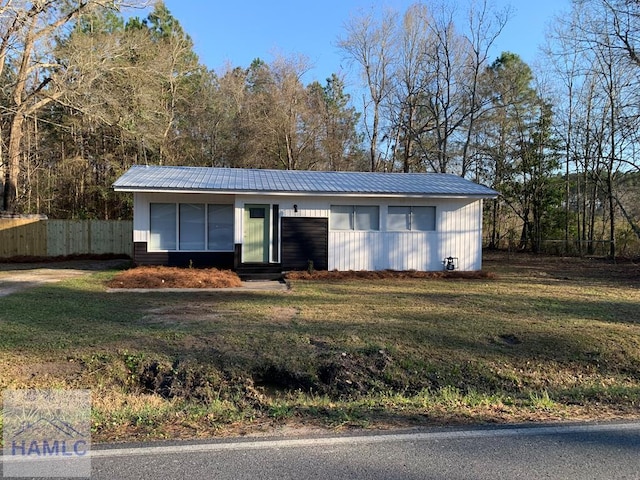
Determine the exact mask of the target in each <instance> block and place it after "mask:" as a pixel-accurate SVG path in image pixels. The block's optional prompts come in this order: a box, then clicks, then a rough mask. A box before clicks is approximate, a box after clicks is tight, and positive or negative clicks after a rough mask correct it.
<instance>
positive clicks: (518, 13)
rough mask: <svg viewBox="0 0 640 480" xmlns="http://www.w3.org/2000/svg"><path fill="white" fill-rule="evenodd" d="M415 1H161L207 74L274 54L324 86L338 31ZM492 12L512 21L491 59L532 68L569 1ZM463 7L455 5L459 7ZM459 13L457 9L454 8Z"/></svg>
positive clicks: (524, 2) (339, 64) (341, 66)
mask: <svg viewBox="0 0 640 480" xmlns="http://www.w3.org/2000/svg"><path fill="white" fill-rule="evenodd" d="M413 3H416V2H415V0H414V1H411V0H384V1H383V2H375V1H371V0H324V1H321V2H301V1H294V0H272V1H265V0H248V1H244V2H240V3H235V2H234V1H228V0H227V1H217V0H165V4H166V6H167V8H168V9H169V10H170V11H171V13H172V14H173V15H174V17H176V18H177V19H178V20H179V21H180V23H181V25H182V26H183V28H184V29H185V31H186V32H187V33H188V34H189V35H190V36H191V38H192V39H193V41H194V43H195V49H196V53H197V54H198V55H199V57H200V60H201V62H202V63H204V64H205V65H207V66H208V67H209V68H210V69H214V70H216V71H222V70H223V69H224V67H225V65H226V64H230V65H231V66H233V67H236V66H239V67H247V66H249V65H250V63H251V61H252V60H253V59H254V58H256V57H259V58H262V59H263V60H265V61H266V62H270V61H271V60H273V54H274V52H280V53H281V54H282V55H283V56H285V57H288V56H291V55H293V54H303V55H305V56H306V57H307V58H308V59H309V61H310V63H311V64H312V65H315V67H314V68H312V70H310V71H309V72H308V74H307V75H306V76H305V80H306V81H307V82H310V81H313V80H318V81H320V82H321V83H324V80H325V79H326V78H327V77H329V76H330V75H331V73H334V72H335V73H347V71H348V65H346V64H345V63H344V61H343V59H342V58H341V53H340V52H339V50H338V49H337V47H336V42H337V40H338V38H339V37H340V36H342V35H343V34H344V29H343V26H344V24H345V22H346V21H347V20H348V19H349V18H350V16H351V15H355V14H357V13H358V11H359V10H360V9H365V10H369V9H371V8H375V9H380V10H382V9H383V8H384V7H389V8H392V9H395V10H397V11H399V12H404V11H405V10H406V9H407V7H409V6H410V5H411V4H413ZM493 3H494V4H495V5H496V6H498V7H504V6H505V5H508V4H510V5H511V7H512V9H513V16H512V18H511V20H510V21H509V23H508V24H507V27H506V28H505V30H504V32H503V34H502V35H501V37H500V38H499V40H498V42H497V44H496V48H495V52H494V53H493V55H492V56H493V57H494V58H495V57H497V56H498V55H499V54H500V52H501V51H505V50H509V51H512V52H515V53H517V54H519V55H520V56H521V57H522V58H523V60H524V61H525V62H527V63H529V64H532V63H533V62H534V61H535V59H536V56H537V54H538V46H539V45H540V44H541V43H542V42H543V41H544V33H545V29H546V28H547V25H548V23H549V22H550V21H551V20H552V19H553V17H554V16H556V15H559V14H560V13H561V12H562V11H567V10H568V9H569V5H570V0H537V1H530V0H513V1H511V2H509V1H508V0H493ZM463 4H466V3H464V2H463V3H461V5H463ZM460 8H463V7H460Z"/></svg>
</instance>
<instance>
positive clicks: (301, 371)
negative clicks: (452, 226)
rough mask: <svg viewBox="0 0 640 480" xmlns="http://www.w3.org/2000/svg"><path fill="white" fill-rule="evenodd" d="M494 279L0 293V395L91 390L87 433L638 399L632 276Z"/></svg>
mask: <svg viewBox="0 0 640 480" xmlns="http://www.w3.org/2000/svg"><path fill="white" fill-rule="evenodd" d="M485 269H486V270H487V271H490V272H495V278H485V279H474V280H463V279H426V280H425V279H422V280H418V279H402V280H401V279H378V280H357V279H355V280H344V279H343V280H323V281H317V280H313V281H311V280H304V281H303V280H295V281H292V285H291V286H292V288H291V289H290V290H289V291H287V292H243V293H238V292H214V293H204V292H203V293H163V292H158V293H151V294H139V293H107V292H106V291H105V288H104V282H105V281H106V280H108V279H109V278H111V277H112V276H113V275H114V274H115V272H102V273H97V274H94V275H92V276H88V277H85V278H82V279H79V280H72V281H66V282H63V283H59V284H53V285H49V286H45V287H41V288H37V289H33V290H27V291H24V292H22V293H19V294H14V295H10V296H8V297H5V298H3V299H2V300H1V305H2V308H1V311H0V371H1V372H2V373H1V374H0V390H2V389H4V388H28V387H42V388H90V389H91V390H92V392H93V422H94V438H95V439H96V440H118V439H125V438H139V439H142V438H144V439H148V438H167V437H177V436H180V437H185V438H186V437H198V436H210V435H223V434H234V433H244V432H251V431H256V430H269V429H271V428H273V427H274V426H275V427H278V426H282V425H287V426H288V425H292V426H297V427H299V426H321V427H329V428H345V427H380V428H386V427H389V426H412V425H433V424H442V423H445V422H446V423H450V422H456V423H461V422H465V423H466V422H503V421H536V420H557V419H566V420H576V419H592V418H598V419H603V418H620V417H630V416H634V415H638V411H639V410H638V406H639V405H638V403H639V401H640V273H639V270H638V267H636V266H634V265H631V264H626V265H615V266H614V265H610V264H608V263H605V262H603V261H588V260H577V259H572V260H569V259H566V260H562V259H550V258H548V257H547V258H543V257H528V256H527V257H519V256H516V257H508V256H506V255H497V256H489V258H488V260H487V261H486V262H485Z"/></svg>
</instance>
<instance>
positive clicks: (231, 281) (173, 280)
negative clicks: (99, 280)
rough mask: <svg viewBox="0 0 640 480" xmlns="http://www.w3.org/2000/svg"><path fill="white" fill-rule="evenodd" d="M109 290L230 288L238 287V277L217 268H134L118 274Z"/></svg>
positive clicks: (111, 282) (110, 282) (239, 284)
mask: <svg viewBox="0 0 640 480" xmlns="http://www.w3.org/2000/svg"><path fill="white" fill-rule="evenodd" d="M107 286H109V287H110V288H230V287H240V286H242V282H241V281H240V277H238V275H236V274H235V273H234V272H231V271H229V270H218V269H217V268H203V269H199V268H177V267H136V268H132V269H130V270H124V271H122V272H120V273H118V274H117V275H116V276H115V277H114V278H113V279H112V280H111V281H109V283H108V284H107Z"/></svg>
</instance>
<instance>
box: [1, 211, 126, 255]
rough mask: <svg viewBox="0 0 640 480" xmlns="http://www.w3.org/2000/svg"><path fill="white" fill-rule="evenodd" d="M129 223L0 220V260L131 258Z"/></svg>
mask: <svg viewBox="0 0 640 480" xmlns="http://www.w3.org/2000/svg"><path fill="white" fill-rule="evenodd" d="M132 232H133V222H131V221H130V220H41V219H25V218H3V219H0V258H8V257H17V256H30V257H57V256H65V255H100V254H116V255H122V254H124V255H129V256H133V233H132Z"/></svg>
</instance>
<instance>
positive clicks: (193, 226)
mask: <svg viewBox="0 0 640 480" xmlns="http://www.w3.org/2000/svg"><path fill="white" fill-rule="evenodd" d="M204 213H205V210H204V204H200V203H181V204H180V250H204V231H205V230H204V228H205V223H204V221H205V216H204Z"/></svg>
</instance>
